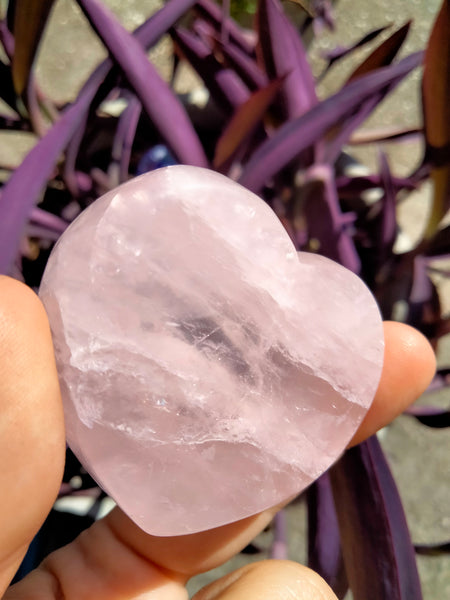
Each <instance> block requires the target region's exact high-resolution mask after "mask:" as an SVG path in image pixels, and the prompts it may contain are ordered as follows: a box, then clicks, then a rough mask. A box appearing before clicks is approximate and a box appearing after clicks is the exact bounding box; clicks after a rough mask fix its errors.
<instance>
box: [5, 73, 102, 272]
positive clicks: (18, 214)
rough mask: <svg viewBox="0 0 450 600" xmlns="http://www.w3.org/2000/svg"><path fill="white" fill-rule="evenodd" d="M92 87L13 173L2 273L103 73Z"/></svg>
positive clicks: (7, 197)
mask: <svg viewBox="0 0 450 600" xmlns="http://www.w3.org/2000/svg"><path fill="white" fill-rule="evenodd" d="M95 74H96V77H92V78H91V79H90V81H89V86H85V87H84V89H83V93H82V94H80V96H79V97H78V99H77V100H76V102H75V103H74V104H72V106H70V107H69V108H68V109H67V110H66V111H65V112H64V113H63V114H62V116H61V118H60V120H59V121H57V122H56V123H55V124H54V125H53V127H52V128H51V129H50V130H49V132H48V133H47V134H46V135H45V136H44V137H43V138H42V139H41V140H40V141H39V142H38V143H37V144H36V146H35V147H34V148H33V149H32V150H31V152H29V153H28V154H27V156H26V157H25V159H24V160H23V162H22V164H21V165H20V166H19V167H18V168H17V169H16V170H15V171H14V172H13V173H12V175H11V177H10V178H9V180H8V182H7V183H6V185H5V187H4V188H3V190H2V195H1V197H0V214H1V215H2V219H1V221H0V273H4V274H8V273H9V272H10V269H11V266H12V263H13V261H14V260H15V257H16V254H17V250H18V248H19V242H20V238H21V236H22V234H23V232H24V230H25V223H26V221H27V219H28V216H29V214H30V211H31V210H32V208H33V206H34V205H35V203H36V200H37V198H38V196H39V194H40V192H41V190H42V189H43V187H44V186H45V183H46V181H47V179H48V178H49V177H50V176H51V174H52V171H53V169H54V165H55V163H56V161H57V160H58V157H59V155H60V154H61V152H62V151H63V150H64V148H65V147H66V146H67V144H68V142H69V140H70V138H71V137H72V135H73V134H74V133H75V131H76V130H77V129H78V127H79V125H80V122H82V120H83V118H84V115H85V113H86V111H87V110H88V108H89V105H90V103H91V101H92V99H93V97H94V95H95V93H96V91H97V89H98V85H99V81H98V79H103V74H104V69H97V70H96V71H95Z"/></svg>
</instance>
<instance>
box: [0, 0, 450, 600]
mask: <svg viewBox="0 0 450 600" xmlns="http://www.w3.org/2000/svg"><path fill="white" fill-rule="evenodd" d="M77 1H78V4H79V6H80V7H81V9H82V10H83V12H84V14H85V15H86V17H87V18H88V20H89V22H90V24H91V25H92V27H93V28H94V30H95V31H96V33H97V35H98V37H99V38H100V39H101V40H102V42H103V43H104V45H105V46H106V48H107V49H108V52H109V57H108V58H107V59H105V60H104V61H103V62H102V63H101V64H100V65H98V67H97V68H96V69H95V70H94V71H93V72H92V74H91V75H90V77H89V78H88V80H87V81H86V82H85V84H84V86H83V87H82V89H81V91H80V93H79V95H78V97H77V98H76V99H75V100H74V101H73V102H71V103H70V104H68V105H66V106H57V105H55V103H53V102H52V101H51V99H49V98H46V97H45V96H44V95H43V94H42V92H41V91H40V90H39V88H38V86H37V84H36V81H35V78H34V73H33V63H34V57H35V53H36V49H37V47H38V43H39V39H40V35H41V34H42V31H43V30H44V27H45V23H46V21H47V18H48V16H49V14H50V9H51V6H52V4H53V1H52V0H47V1H46V2H40V3H35V4H33V7H34V8H33V10H34V12H33V18H30V14H29V7H30V3H29V2H27V1H26V0H22V1H21V0H10V1H9V3H8V11H7V15H6V17H5V19H4V20H3V21H2V22H0V41H1V43H2V45H3V48H4V51H5V53H6V56H7V57H8V61H9V62H8V61H5V62H0V77H1V79H2V86H1V87H0V96H1V98H2V99H3V101H4V102H5V103H6V104H8V105H9V107H10V108H11V110H12V115H13V116H9V115H6V114H5V115H1V114H0V127H1V128H2V129H3V130H22V131H30V132H34V133H35V134H36V144H35V146H34V148H33V149H32V150H31V151H30V153H29V154H28V155H27V156H26V157H25V159H24V161H23V162H22V164H21V165H20V166H19V167H18V168H17V169H15V170H13V171H12V172H11V174H10V177H9V179H8V181H7V182H6V184H5V185H4V186H3V188H2V190H1V197H0V272H2V273H9V274H13V275H14V276H16V277H21V278H23V279H24V280H25V282H26V283H28V284H29V285H31V286H33V287H37V286H38V285H39V281H40V277H41V274H42V271H43V268H44V266H45V261H46V258H47V256H48V253H49V251H50V249H51V247H52V245H53V244H54V242H55V241H56V240H57V239H58V237H59V236H60V235H61V233H62V232H63V231H64V230H65V228H66V227H67V225H68V224H69V222H70V221H71V220H72V219H73V218H74V217H75V216H77V214H78V213H79V212H80V211H81V210H83V208H85V207H86V206H87V205H88V204H90V203H91V202H92V201H93V200H95V199H96V198H97V197H98V196H99V195H100V194H101V193H103V192H105V191H106V190H107V189H111V188H113V187H115V186H116V185H117V184H118V183H121V182H123V181H125V180H127V179H128V178H130V177H133V176H134V175H136V173H138V172H140V171H142V169H145V168H149V165H152V166H160V165H161V164H164V160H166V159H167V160H169V161H170V162H173V161H177V162H181V163H186V164H194V165H200V166H209V167H210V168H215V169H217V170H219V171H221V172H222V173H224V174H226V175H228V176H230V177H232V178H234V179H237V180H238V181H240V183H242V184H243V185H244V186H246V187H248V188H249V189H251V190H253V191H254V192H256V193H257V194H259V195H260V196H261V197H262V198H263V199H264V200H265V201H266V202H267V203H268V204H269V205H270V206H271V207H272V209H273V210H274V211H275V213H276V214H277V215H278V217H279V218H280V220H281V221H282V223H283V225H284V226H285V228H286V230H287V231H288V233H289V235H290V236H291V238H292V240H293V242H294V244H295V245H296V247H297V248H298V249H299V250H300V249H301V250H306V251H316V252H320V253H322V254H324V255H326V256H328V257H330V258H332V259H334V260H336V261H338V262H340V263H341V264H343V265H345V266H346V267H348V268H350V269H351V270H353V271H355V272H356V273H358V274H359V275H360V276H361V277H362V278H363V279H364V280H365V281H366V282H367V284H368V285H369V287H370V288H371V289H372V291H373V293H374V295H375V297H376V298H377V300H378V303H379V305H380V308H381V310H382V313H383V316H384V317H385V318H393V316H394V315H395V309H396V307H398V306H399V304H401V306H402V307H403V309H404V310H403V319H404V320H405V321H406V322H407V323H410V324H412V325H414V326H415V327H417V328H418V329H419V330H421V331H422V332H424V333H425V335H427V337H428V338H429V339H430V341H431V342H432V343H433V344H434V345H436V344H437V341H438V339H439V338H440V337H442V336H443V335H444V334H446V333H449V332H450V318H449V317H448V316H447V317H445V316H444V315H443V314H442V309H441V305H440V301H439V296H438V294H437V290H436V288H435V285H434V283H433V281H432V278H431V277H430V275H431V273H432V271H433V270H436V269H438V270H440V273H441V274H442V275H444V276H448V272H445V270H443V269H440V267H439V262H438V261H439V260H440V259H444V258H445V259H448V258H449V257H450V226H449V225H444V221H443V218H444V216H445V214H446V212H447V211H448V209H449V208H450V152H449V148H450V3H449V2H448V0H443V2H442V7H441V10H440V13H439V15H438V18H437V20H436V23H435V25H434V28H433V31H432V33H431V37H430V40H429V43H428V46H427V48H426V50H425V52H424V53H415V54H412V55H410V56H407V57H406V58H403V59H401V60H396V55H397V53H398V51H399V50H400V48H401V47H402V44H403V42H404V39H405V37H406V35H407V33H408V30H409V28H410V23H407V24H405V25H404V26H403V27H402V28H400V29H399V30H398V31H396V32H394V33H392V34H391V35H390V37H388V38H387V39H385V41H383V42H382V43H381V44H379V45H378V46H377V47H376V49H375V50H374V51H372V52H371V53H370V55H369V57H368V58H367V59H366V60H365V61H364V62H362V63H361V64H360V65H359V66H358V67H357V68H356V69H355V70H354V72H353V74H352V75H351V77H350V78H349V79H348V81H347V82H346V83H345V84H344V85H343V86H342V88H341V89H340V90H338V91H337V92H336V93H335V94H333V95H332V96H330V97H328V98H326V99H324V100H319V99H318V97H317V95H316V91H315V84H316V82H315V80H314V77H313V75H312V72H311V70H310V67H309V62H308V56H307V53H306V51H305V48H304V45H303V41H302V38H301V36H300V35H299V32H298V30H297V28H296V27H295V26H294V25H293V24H292V23H291V22H290V21H289V19H288V18H287V17H286V16H285V14H284V12H283V9H282V7H281V4H280V3H279V1H278V0H259V2H258V6H257V14H256V18H255V28H254V30H253V32H248V31H244V30H243V29H242V28H241V27H240V26H239V25H238V24H237V23H236V22H235V21H233V20H232V19H231V18H230V17H229V16H227V15H226V14H225V13H224V11H222V9H221V8H220V7H219V6H217V5H216V4H214V3H212V2H211V1H210V0H169V1H168V2H167V3H166V5H165V6H164V7H163V8H162V9H161V10H160V11H159V12H157V13H156V14H154V15H153V16H152V17H151V18H150V19H149V20H148V21H146V22H145V23H144V24H143V25H141V26H140V27H139V28H138V29H136V30H135V31H134V32H133V33H132V34H130V33H128V32H127V31H126V30H125V29H124V28H123V27H122V25H121V24H120V23H119V22H118V21H117V20H116V19H115V17H114V16H113V15H112V14H111V13H110V12H109V11H108V10H107V9H106V8H105V7H104V6H103V5H102V4H101V2H100V1H99V0H77ZM300 4H301V5H302V4H303V3H300ZM308 6H309V8H310V10H311V12H310V13H309V14H308V15H307V19H306V21H305V25H304V28H307V27H308V24H311V22H313V23H315V24H316V25H324V24H328V25H330V24H331V12H330V10H331V9H330V3H329V2H323V1H321V2H319V1H318V2H309V3H308ZM185 16H189V18H188V19H187V18H185V19H183V25H180V24H179V23H180V19H181V17H185ZM314 16H315V17H316V18H315V19H314ZM316 29H320V27H316ZM381 32H382V29H378V30H375V31H372V32H369V33H368V34H367V35H366V36H364V37H363V38H362V39H361V40H360V41H359V42H357V43H356V44H354V45H353V46H351V47H347V48H338V49H336V50H335V51H333V52H331V53H330V54H329V55H328V57H327V58H328V67H327V69H332V68H333V65H334V64H335V63H336V62H338V61H340V60H343V59H344V58H345V57H346V56H347V55H349V54H351V53H352V52H353V51H354V50H355V48H357V47H359V46H362V45H364V44H366V43H367V42H369V41H371V40H374V39H376V38H377V36H378V35H379V34H380V33H381ZM166 33H170V35H171V37H172V40H173V43H174V52H175V54H176V56H177V59H178V61H179V60H187V61H188V62H189V63H190V64H191V66H192V67H193V68H194V69H195V70H196V71H197V73H198V75H199V76H200V77H201V79H202V80H203V82H204V85H205V89H206V90H207V91H208V94H209V101H208V103H207V104H206V106H205V107H204V108H203V109H201V110H199V109H194V108H195V107H193V106H190V105H189V103H186V102H183V100H182V99H181V98H180V97H178V96H177V95H176V94H175V93H174V92H173V90H172V88H171V86H170V85H169V84H168V83H166V82H165V81H163V80H162V79H161V77H160V76H159V75H158V73H157V71H156V70H155V68H154V67H153V65H152V64H151V63H150V62H149V60H148V58H147V54H146V51H147V50H148V49H149V48H151V47H152V46H154V45H155V44H156V42H157V41H158V40H159V39H160V38H161V37H162V36H163V35H164V34H166ZM178 61H175V64H177V62H178ZM421 65H423V67H424V71H423V82H422V91H423V109H424V110H423V115H424V117H423V128H422V127H419V128H417V129H416V130H413V131H411V130H393V131H391V132H390V133H388V134H386V135H385V136H384V137H383V138H380V139H378V140H372V141H375V142H382V141H384V140H387V139H389V140H395V139H402V138H403V137H405V136H408V135H419V136H422V137H423V139H424V144H425V148H426V151H425V153H424V157H423V161H422V163H421V165H420V166H419V168H417V169H416V170H415V171H414V172H412V173H410V175H409V176H408V177H404V178H398V177H395V176H394V175H393V174H392V173H391V170H390V167H389V163H388V161H387V158H386V156H385V155H383V154H380V159H379V172H377V173H372V174H369V175H367V176H352V175H349V174H348V172H347V171H346V170H345V169H343V168H342V165H343V164H345V162H346V161H347V160H348V155H347V154H346V151H345V148H346V144H347V143H348V142H349V140H350V139H351V137H352V135H353V134H354V132H355V131H356V130H357V128H358V127H359V126H360V125H361V123H362V122H363V121H364V120H365V119H366V118H367V117H368V116H369V115H370V114H371V113H372V111H373V110H374V109H375V108H376V107H377V106H378V105H379V103H380V102H381V101H382V100H383V99H384V98H385V96H387V95H388V94H390V93H391V92H392V90H393V89H394V88H395V87H396V86H397V85H398V84H399V83H400V82H401V81H402V80H403V79H404V78H405V77H407V76H408V74H409V73H411V72H412V71H413V70H414V69H416V68H418V67H420V66H421ZM109 98H122V99H123V100H125V102H126V108H125V110H124V111H123V112H122V113H121V115H120V116H119V117H106V116H105V115H104V114H103V113H101V111H100V110H99V107H100V106H101V104H102V102H103V101H104V100H105V99H109ZM48 123H50V124H48ZM161 146H163V148H162V153H163V155H164V156H166V159H165V158H164V157H163V158H161V156H162V155H161V154H158V152H159V151H160V150H161ZM155 148H158V152H157V151H156V150H155ZM164 152H165V153H166V154H164ZM158 157H159V158H158ZM152 161H153V162H152ZM158 161H159V162H158ZM161 161H163V162H162V163H161ZM145 165H147V166H145ZM429 178H431V180H432V181H433V184H434V201H433V207H432V211H431V215H430V218H429V221H428V223H427V225H426V228H425V233H424V235H423V237H422V239H421V240H420V242H419V243H418V244H417V245H416V246H415V247H414V248H412V249H410V250H409V251H407V252H404V253H402V254H398V253H395V252H394V250H393V248H394V241H395V238H396V235H397V230H398V226H397V221H396V210H395V209H396V204H397V202H398V197H399V195H400V193H401V194H403V195H404V194H407V193H409V192H411V191H412V190H415V189H416V188H417V187H418V186H420V185H421V183H422V182H423V181H425V180H426V179H429ZM374 189H376V190H381V194H380V195H379V199H378V200H377V201H376V202H375V203H374V204H371V205H369V204H368V203H367V202H366V201H365V200H364V197H365V192H367V191H368V190H374ZM31 248H32V249H33V251H31ZM445 386H447V387H448V386H449V378H448V369H442V370H441V371H440V372H439V373H438V374H437V376H436V378H435V380H434V382H433V384H432V388H431V389H436V388H437V387H445ZM409 414H410V415H412V416H414V417H415V418H417V419H419V420H420V421H421V422H423V423H424V424H425V425H428V426H432V427H447V426H448V425H449V416H448V415H449V412H448V410H442V409H437V408H428V409H421V408H413V409H411V410H410V411H409ZM69 471H70V470H69ZM69 471H68V477H69V475H70V474H72V473H73V470H72V471H70V472H69ZM362 481H364V486H362V484H361V482H362ZM91 484H92V482H91V481H90V480H89V481H87V482H85V481H83V484H82V487H90V485H91ZM66 487H67V486H66ZM66 491H67V490H65V492H66ZM308 505H309V522H310V529H309V556H310V564H311V566H313V567H314V568H315V569H316V570H318V571H319V572H320V573H321V574H322V575H323V576H324V577H325V578H326V579H327V581H328V582H329V583H330V585H332V587H333V589H334V590H335V592H336V594H337V595H338V597H340V598H342V597H344V595H345V593H346V591H347V589H348V587H350V588H351V589H352V592H353V595H354V598H355V600H359V599H362V598H371V597H373V598H385V597H386V598H390V599H393V600H400V599H402V600H403V599H406V598H408V600H418V599H420V598H421V590H420V583H419V579H418V576H417V569H416V565H415V559H414V553H413V546H412V544H411V540H410V537H409V533H408V529H407V526H406V520H405V518H404V515H403V510H402V507H401V502H400V500H399V496H398V493H397V491H396V486H395V483H394V481H393V479H392V477H391V475H390V472H389V468H388V465H387V463H386V461H385V459H384V457H383V454H382V451H381V448H380V446H379V444H378V441H377V439H376V438H372V439H370V440H369V441H367V442H365V443H363V444H361V445H360V446H358V447H356V448H353V449H352V450H350V451H349V452H347V453H346V454H345V455H344V457H343V458H342V459H341V460H340V461H339V462H338V463H337V464H336V465H335V466H334V467H333V468H332V469H331V471H330V473H327V474H325V475H324V476H323V477H322V478H321V479H320V480H319V481H318V482H317V483H316V484H315V485H314V486H312V488H311V489H310V491H309V493H308ZM284 527H285V525H284V522H283V521H282V518H279V519H278V530H277V531H278V533H279V535H278V536H277V539H276V551H274V552H275V555H276V556H279V555H280V553H282V552H283V551H284V550H283V548H284V541H283V539H284V538H283V531H284ZM446 548H447V549H448V545H447V546H446V545H445V544H441V546H439V551H444V550H445V549H446ZM422 551H423V552H431V550H430V549H429V548H428V549H427V548H424V547H423V548H422ZM436 551H438V550H436ZM356 553H357V555H358V556H356ZM356 558H357V559H358V560H356ZM361 562H362V563H363V566H364V569H358V568H355V565H356V564H357V563H361ZM375 581H376V585H377V588H376V593H375V592H374V582H375Z"/></svg>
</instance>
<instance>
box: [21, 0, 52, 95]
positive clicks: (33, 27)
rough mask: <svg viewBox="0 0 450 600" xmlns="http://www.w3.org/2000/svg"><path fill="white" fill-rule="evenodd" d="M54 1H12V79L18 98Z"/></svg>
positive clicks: (26, 80) (25, 82) (26, 79)
mask: <svg viewBox="0 0 450 600" xmlns="http://www.w3.org/2000/svg"><path fill="white" fill-rule="evenodd" d="M53 3H54V0H15V1H14V11H13V14H14V30H13V34H14V40H15V48H14V57H13V61H12V77H13V83H14V89H15V90H16V93H17V95H18V96H22V95H23V93H24V92H25V90H26V87H27V84H28V80H29V77H30V72H31V69H32V66H33V62H34V58H35V56H36V51H37V49H38V46H39V42H40V39H41V36H42V33H43V31H44V28H45V24H46V22H47V19H48V16H49V14H50V10H51V8H52V6H53Z"/></svg>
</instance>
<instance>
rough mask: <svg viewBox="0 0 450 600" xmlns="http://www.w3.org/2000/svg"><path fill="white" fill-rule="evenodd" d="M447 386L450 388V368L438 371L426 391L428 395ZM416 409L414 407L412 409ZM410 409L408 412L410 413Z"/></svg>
mask: <svg viewBox="0 0 450 600" xmlns="http://www.w3.org/2000/svg"><path fill="white" fill-rule="evenodd" d="M447 386H450V367H449V368H447V369H446V368H442V369H438V370H437V371H436V374H435V376H434V377H433V381H432V382H431V383H430V385H429V386H428V388H427V389H426V393H427V394H428V393H430V392H436V391H438V390H441V389H443V388H445V387H447ZM412 408H414V407H412ZM408 410H409V409H407V410H406V412H408Z"/></svg>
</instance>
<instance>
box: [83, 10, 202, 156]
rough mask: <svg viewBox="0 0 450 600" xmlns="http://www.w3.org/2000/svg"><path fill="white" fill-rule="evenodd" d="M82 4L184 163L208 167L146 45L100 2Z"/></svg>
mask: <svg viewBox="0 0 450 600" xmlns="http://www.w3.org/2000/svg"><path fill="white" fill-rule="evenodd" d="M78 3H79V5H80V6H81V8H82V9H83V11H84V12H85V14H86V16H87V17H88V19H89V21H90V23H91V25H92V26H93V27H94V29H95V30H96V32H97V33H98V35H99V36H100V38H101V39H102V41H103V43H104V44H105V46H106V47H107V48H108V50H109V52H110V53H111V55H112V56H113V58H114V60H115V61H116V62H117V63H118V64H119V65H120V67H121V69H122V70H123V72H124V74H125V76H126V78H127V80H128V81H129V83H130V85H131V86H132V87H133V88H134V90H135V92H136V94H137V96H138V97H139V99H140V100H141V102H142V105H143V107H144V109H145V110H146V112H147V113H148V115H149V116H150V118H151V120H152V121H153V123H154V125H155V126H156V128H157V129H158V130H159V132H160V134H161V135H162V137H163V138H164V139H165V141H166V142H167V144H168V145H169V146H170V147H171V149H172V150H173V152H174V154H175V155H176V156H177V158H178V159H179V160H180V162H183V163H185V164H190V165H196V166H202V167H205V166H207V165H208V160H207V158H206V156H205V153H204V151H203V147H202V145H201V143H200V140H199V138H198V136H197V134H196V133H195V131H194V129H193V126H192V124H191V122H190V121H189V118H188V116H187V114H186V112H185V110H184V108H183V106H182V104H181V102H180V101H179V100H178V99H177V97H176V96H175V94H174V93H173V92H172V91H171V89H170V88H169V86H168V85H167V83H166V82H165V81H163V80H162V79H161V77H160V75H159V74H158V72H157V70H156V69H155V67H154V66H153V65H152V64H151V63H150V62H149V60H148V58H147V55H146V53H145V51H144V48H143V47H142V45H141V44H140V43H139V42H138V41H137V40H136V39H135V38H134V37H133V36H132V35H131V34H130V33H128V32H127V31H126V29H124V28H123V27H122V25H121V24H120V23H119V21H117V19H116V18H115V17H114V16H113V15H112V13H110V11H109V10H107V9H106V8H105V7H104V6H102V5H101V4H100V3H99V2H98V1H97V0H78Z"/></svg>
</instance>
